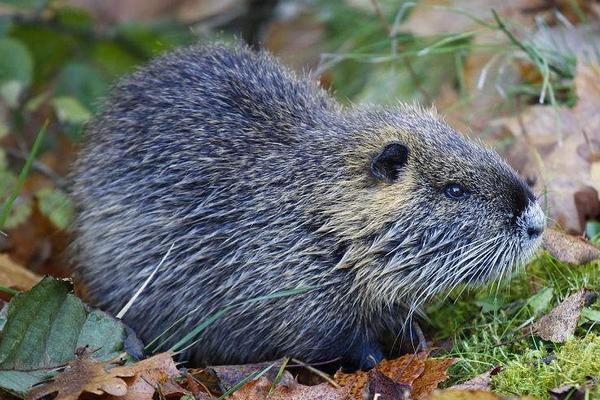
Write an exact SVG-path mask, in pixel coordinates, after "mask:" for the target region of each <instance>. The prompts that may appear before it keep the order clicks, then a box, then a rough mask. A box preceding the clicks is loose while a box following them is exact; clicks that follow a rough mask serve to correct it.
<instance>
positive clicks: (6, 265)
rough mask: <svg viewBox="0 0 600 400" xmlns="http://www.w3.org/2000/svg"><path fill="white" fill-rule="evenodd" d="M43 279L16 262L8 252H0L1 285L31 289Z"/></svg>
mask: <svg viewBox="0 0 600 400" xmlns="http://www.w3.org/2000/svg"><path fill="white" fill-rule="evenodd" d="M41 279H42V277H41V276H39V275H36V274H34V273H33V272H31V271H29V270H28V269H25V268H23V267H22V266H21V265H19V264H17V263H16V262H14V261H13V260H12V259H11V258H10V257H9V256H8V255H7V254H0V285H1V286H6V287H9V288H13V289H18V290H29V289H31V288H32V287H33V286H34V285H35V284H36V283H38V282H39V281H40V280H41Z"/></svg>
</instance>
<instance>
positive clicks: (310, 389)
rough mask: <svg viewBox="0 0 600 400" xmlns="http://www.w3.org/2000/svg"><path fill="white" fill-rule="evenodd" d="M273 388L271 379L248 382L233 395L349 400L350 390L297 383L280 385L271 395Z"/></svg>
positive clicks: (248, 399) (243, 399)
mask: <svg viewBox="0 0 600 400" xmlns="http://www.w3.org/2000/svg"><path fill="white" fill-rule="evenodd" d="M271 387H272V382H271V380H270V379H268V378H265V377H261V378H260V379H257V380H254V381H251V382H248V383H247V384H245V385H244V386H242V387H241V388H240V389H239V390H237V391H235V392H234V393H233V394H232V395H231V397H230V398H231V399H237V400H264V399H266V398H268V399H272V400H346V399H349V397H348V396H349V388H341V389H337V388H334V387H333V386H331V385H330V384H328V383H322V384H320V385H316V386H305V385H301V384H299V383H298V382H296V381H291V382H287V383H280V384H279V385H277V386H276V387H275V389H274V390H273V393H271V394H270V395H269V391H270V389H271Z"/></svg>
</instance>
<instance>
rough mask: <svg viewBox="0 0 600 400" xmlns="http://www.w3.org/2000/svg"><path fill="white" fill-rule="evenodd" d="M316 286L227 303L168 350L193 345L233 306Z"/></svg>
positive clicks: (173, 350)
mask: <svg viewBox="0 0 600 400" xmlns="http://www.w3.org/2000/svg"><path fill="white" fill-rule="evenodd" d="M317 288H318V287H315V286H306V287H301V288H298V289H290V290H282V291H279V292H274V293H270V294H267V295H264V296H258V297H254V298H252V299H249V300H246V301H242V302H240V303H236V304H232V305H229V306H225V307H223V308H221V309H220V310H219V311H217V312H216V313H214V314H213V315H211V316H210V317H208V319H205V320H204V321H202V322H201V323H200V324H199V325H197V326H196V327H195V328H194V329H192V330H191V331H190V332H188V334H186V335H185V336H184V337H183V338H181V339H180V340H179V341H178V342H177V343H175V344H174V345H173V346H171V348H170V349H169V350H168V351H169V352H176V351H181V350H184V349H185V348H187V347H190V346H191V345H193V344H194V343H195V342H191V341H192V340H193V339H194V338H195V337H196V336H197V335H198V334H199V333H200V332H202V331H203V330H204V329H206V328H207V327H208V326H210V325H211V324H212V323H213V322H215V321H216V320H218V319H219V318H221V317H222V316H223V315H225V314H226V313H228V312H229V311H230V310H232V309H234V308H235V307H238V306H241V305H244V304H251V303H256V302H259V301H266V300H273V299H278V298H281V297H289V296H296V295H298V294H303V293H307V292H310V291H313V290H315V289H317ZM169 329H171V327H169V328H168V329H167V331H168V330H169ZM161 336H162V334H161ZM159 337H160V336H159ZM155 341H156V339H155V340H153V341H152V343H154V342H155ZM190 342H191V343H190ZM188 343H189V344H188ZM186 345H187V347H186Z"/></svg>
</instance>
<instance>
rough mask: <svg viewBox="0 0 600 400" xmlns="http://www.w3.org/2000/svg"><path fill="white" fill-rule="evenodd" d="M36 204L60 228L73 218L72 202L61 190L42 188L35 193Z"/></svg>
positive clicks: (65, 226) (64, 227) (66, 225)
mask: <svg viewBox="0 0 600 400" xmlns="http://www.w3.org/2000/svg"><path fill="white" fill-rule="evenodd" d="M36 197H37V199H38V206H39V208H40V211H41V213H42V214H44V215H45V216H46V217H48V218H49V219H50V221H52V223H53V224H54V225H56V226H57V227H59V228H60V229H66V228H67V227H68V226H69V224H70V223H71V221H72V220H73V212H74V208H73V203H72V202H71V198H70V197H69V196H68V195H67V194H66V193H65V192H63V191H61V190H59V189H52V188H42V189H40V190H38V192H37V193H36Z"/></svg>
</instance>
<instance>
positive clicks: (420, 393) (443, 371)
mask: <svg viewBox="0 0 600 400" xmlns="http://www.w3.org/2000/svg"><path fill="white" fill-rule="evenodd" d="M457 361H458V360H457V359H456V358H445V359H441V360H439V359H435V358H428V359H427V360H426V361H425V368H424V370H423V373H422V374H421V375H420V376H419V377H418V378H417V379H415V381H414V382H413V384H412V398H413V399H423V398H425V397H427V396H429V395H430V394H431V393H432V392H433V391H434V390H435V389H437V387H438V385H439V384H440V383H441V382H443V381H445V380H446V379H448V368H450V367H451V366H452V365H454V364H456V362H457Z"/></svg>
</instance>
